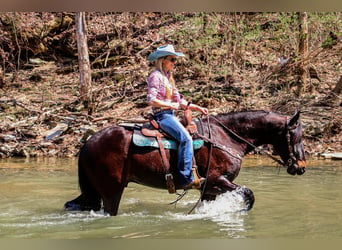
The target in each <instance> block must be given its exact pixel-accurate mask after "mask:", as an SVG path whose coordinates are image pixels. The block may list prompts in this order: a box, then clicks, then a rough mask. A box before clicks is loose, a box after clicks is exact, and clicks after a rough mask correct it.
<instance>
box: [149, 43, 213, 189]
mask: <svg viewBox="0 0 342 250" xmlns="http://www.w3.org/2000/svg"><path fill="white" fill-rule="evenodd" d="M177 57H184V54H183V53H181V52H175V50H174V47H173V46H172V45H169V44H168V45H163V46H160V47H158V48H157V49H156V50H155V51H154V52H152V53H151V54H150V55H149V56H148V58H147V59H148V60H149V61H151V62H155V69H154V70H153V71H152V72H151V73H150V75H149V76H148V79H147V84H148V94H147V102H148V104H149V105H150V106H152V112H153V116H154V118H155V120H156V121H157V122H158V124H159V126H160V128H161V129H162V130H163V131H165V132H166V133H167V134H169V135H170V136H172V137H173V138H174V139H175V140H177V141H178V143H179V147H178V172H179V177H180V182H181V185H182V187H183V188H184V189H191V188H196V189H198V188H200V187H201V182H202V181H203V180H204V179H203V178H201V179H200V178H195V177H194V174H193V173H192V158H193V154H194V152H193V145H192V138H191V136H190V135H189V133H188V131H187V130H186V129H185V128H184V126H183V125H182V124H181V123H180V122H179V120H178V119H177V117H176V116H175V115H174V110H178V109H180V108H186V107H187V105H188V102H187V101H186V100H185V99H184V98H183V96H182V95H181V94H180V93H179V92H178V89H177V87H176V85H175V80H174V78H173V75H172V70H173V69H174V66H175V64H176V62H177ZM188 108H190V109H191V110H195V111H198V112H201V113H202V114H204V115H207V114H208V109H206V108H203V107H200V106H198V105H196V104H190V105H189V107H188Z"/></svg>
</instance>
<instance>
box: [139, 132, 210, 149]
mask: <svg viewBox="0 0 342 250" xmlns="http://www.w3.org/2000/svg"><path fill="white" fill-rule="evenodd" d="M161 140H162V143H163V145H164V148H165V149H177V148H178V144H177V142H176V141H174V140H171V139H168V138H162V139H161ZM133 143H134V144H135V145H136V146H139V147H154V148H159V145H158V141H157V139H156V138H155V137H146V136H144V135H143V134H141V131H140V130H134V133H133ZM203 144H204V141H203V140H201V139H198V140H197V139H196V140H194V141H193V146H194V150H196V149H200V148H201V147H202V146H203Z"/></svg>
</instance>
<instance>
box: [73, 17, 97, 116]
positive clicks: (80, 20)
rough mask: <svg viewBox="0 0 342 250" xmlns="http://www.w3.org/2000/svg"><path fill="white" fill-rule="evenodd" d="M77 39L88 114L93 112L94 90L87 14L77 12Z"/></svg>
mask: <svg viewBox="0 0 342 250" xmlns="http://www.w3.org/2000/svg"><path fill="white" fill-rule="evenodd" d="M75 23H76V37H77V50H78V65H79V71H80V95H81V101H82V103H83V105H84V107H85V108H87V109H88V113H89V114H91V113H92V112H93V102H92V93H91V92H92V91H91V90H92V89H91V87H92V86H91V69H90V62H89V53H88V43H87V42H88V40H87V26H86V22H85V13H84V12H77V13H76V15H75Z"/></svg>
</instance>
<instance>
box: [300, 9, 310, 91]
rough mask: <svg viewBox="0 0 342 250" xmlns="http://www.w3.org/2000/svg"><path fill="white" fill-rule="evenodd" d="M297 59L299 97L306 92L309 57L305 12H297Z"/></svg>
mask: <svg viewBox="0 0 342 250" xmlns="http://www.w3.org/2000/svg"><path fill="white" fill-rule="evenodd" d="M297 14H298V26H299V38H298V40H299V41H298V59H299V61H300V64H299V78H300V81H299V84H298V89H297V94H298V96H300V95H301V94H302V93H303V91H304V92H305V91H306V87H307V81H308V66H307V65H308V57H309V28H308V14H307V12H298V13H297Z"/></svg>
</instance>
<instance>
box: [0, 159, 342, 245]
mask: <svg viewBox="0 0 342 250" xmlns="http://www.w3.org/2000/svg"><path fill="white" fill-rule="evenodd" d="M308 166H309V167H308V169H307V172H306V173H305V174H304V175H303V176H290V175H288V174H287V173H286V171H285V169H283V168H282V169H280V171H279V169H278V168H277V167H276V166H275V163H273V162H272V161H271V160H269V159H267V158H254V157H251V158H245V159H244V161H243V168H242V170H241V172H240V175H239V176H238V178H237V179H236V183H238V184H241V185H245V186H247V187H249V188H250V189H252V190H253V192H254V195H255V198H256V202H255V204H254V208H253V209H252V210H251V211H249V212H240V210H241V208H242V207H243V205H242V202H241V198H240V197H239V196H237V195H235V194H234V193H227V194H224V195H221V196H220V197H218V198H217V200H215V201H212V202H204V203H201V204H200V205H199V206H198V207H197V208H196V209H195V210H194V212H193V213H191V214H187V213H188V212H189V211H190V210H191V209H192V208H193V206H194V205H195V204H196V202H197V200H198V198H199V193H198V192H197V191H195V190H192V191H189V193H188V194H187V195H186V196H185V197H184V199H182V200H181V201H179V202H178V203H177V205H176V206H175V205H169V204H168V203H170V202H172V201H174V200H175V199H176V197H175V196H174V195H170V194H168V193H167V191H166V190H158V189H153V188H149V187H145V186H140V185H137V184H133V183H130V184H129V186H128V187H127V188H126V189H125V192H124V194H123V197H122V200H121V204H120V208H119V215H118V216H116V217H110V216H108V215H106V214H105V213H104V212H103V211H98V212H94V211H91V212H67V211H64V210H63V205H64V203H65V202H66V201H67V200H70V199H73V198H75V197H76V196H77V195H78V194H79V191H78V184H77V159H30V160H27V159H3V160H0V200H1V202H0V238H39V239H41V238H43V239H79V238H101V239H103V238H106V239H111V238H114V239H116V238H147V239H161V238H162V239H164V238H167V239H187V238H205V239H232V238H234V239H245V238H247V239H270V238H272V239H278V238H284V239H341V238H342V227H341V225H342V215H341V214H342V213H341V211H342V194H341V190H342V182H341V175H342V164H341V161H328V160H326V161H319V160H313V161H308Z"/></svg>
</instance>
